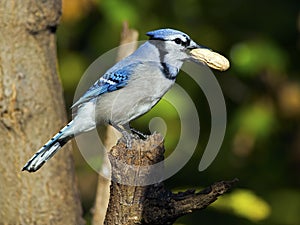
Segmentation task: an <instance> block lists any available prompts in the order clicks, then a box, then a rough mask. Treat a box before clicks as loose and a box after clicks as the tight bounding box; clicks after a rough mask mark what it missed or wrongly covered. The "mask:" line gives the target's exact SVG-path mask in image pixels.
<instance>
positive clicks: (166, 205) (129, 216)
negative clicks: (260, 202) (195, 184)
mask: <svg viewBox="0 0 300 225" xmlns="http://www.w3.org/2000/svg"><path fill="white" fill-rule="evenodd" d="M163 154H164V146H163V138H162V137H161V136H160V135H159V134H153V135H151V136H149V137H148V138H147V140H145V141H144V140H140V139H136V140H134V142H133V144H132V149H127V148H126V145H125V143H124V142H123V141H122V139H121V140H120V142H119V143H118V144H117V145H116V146H114V147H113V148H112V149H111V151H110V153H109V159H110V162H111V165H112V184H111V187H110V200H109V205H108V209H107V214H106V219H105V222H104V224H105V225H121V224H126V225H137V224H140V225H167V224H173V223H174V222H175V220H176V219H177V218H179V217H180V216H183V215H186V214H188V213H191V212H193V211H195V210H201V209H204V208H206V207H207V206H208V205H210V204H211V203H212V202H214V201H215V200H217V198H218V196H220V195H222V194H224V193H225V192H227V191H228V190H229V189H230V188H232V186H233V185H234V184H235V183H236V182H237V179H234V180H232V181H221V182H217V183H215V184H213V185H211V186H209V187H207V188H205V189H204V190H203V191H201V192H197V193H196V192H195V191H193V190H187V191H185V192H181V193H176V194H175V193H172V192H171V191H170V190H168V189H166V188H165V187H164V185H163V183H162V182H158V183H156V184H153V185H147V186H142V185H128V184H142V183H143V182H148V181H149V179H152V178H153V177H155V176H156V177H155V180H159V179H160V177H159V175H160V174H163V170H164V168H163V166H161V167H158V168H156V170H152V169H151V168H152V167H151V165H154V164H156V163H158V162H161V161H162V160H163V159H164V157H163ZM149 166H150V167H149Z"/></svg>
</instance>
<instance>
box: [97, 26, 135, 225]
mask: <svg viewBox="0 0 300 225" xmlns="http://www.w3.org/2000/svg"><path fill="white" fill-rule="evenodd" d="M137 40H138V32H137V31H136V30H134V29H129V27H128V24H127V23H124V24H123V30H122V33H121V41H120V45H121V46H120V48H119V52H118V56H117V61H119V60H121V59H123V58H124V57H126V56H128V55H130V54H131V53H132V52H134V51H135V49H136V47H137V43H136V44H132V45H126V46H123V47H122V45H124V44H128V43H132V42H136V41H137ZM120 137H121V134H120V136H116V132H115V130H114V128H113V127H111V126H108V127H107V130H106V139H105V143H104V144H105V148H106V149H111V148H112V147H113V146H114V145H115V144H116V143H117V140H118V139H119V138H120ZM104 162H105V163H106V164H109V161H108V159H105V160H104ZM109 186H110V180H109V179H107V178H104V177H103V176H102V175H99V178H98V184H97V194H96V201H95V206H94V210H93V211H94V214H93V224H97V225H101V224H103V222H104V218H105V214H106V209H107V206H108V201H109Z"/></svg>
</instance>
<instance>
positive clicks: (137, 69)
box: [23, 29, 229, 172]
mask: <svg viewBox="0 0 300 225" xmlns="http://www.w3.org/2000/svg"><path fill="white" fill-rule="evenodd" d="M147 35H148V36H149V37H150V39H149V40H148V41H147V42H145V43H144V44H143V45H141V46H140V47H139V48H138V49H137V50H136V51H135V52H134V53H132V54H131V55H130V56H128V57H126V58H125V59H123V60H121V61H119V62H118V63H116V64H115V65H114V66H113V67H112V68H110V69H109V70H108V71H107V72H106V73H105V74H104V75H103V76H102V77H100V79H99V80H97V81H96V82H95V83H94V85H92V86H91V87H90V88H89V89H88V90H87V92H86V93H85V94H84V95H83V96H82V97H81V98H80V99H79V100H78V101H77V102H76V103H75V104H74V105H73V106H72V108H73V109H75V110H76V115H75V117H74V119H73V120H72V121H71V122H69V123H68V124H67V125H66V126H65V127H64V128H62V129H61V130H60V131H59V132H58V133H57V134H56V135H54V136H53V138H51V139H50V140H49V141H48V142H47V143H46V144H45V145H44V146H43V147H42V148H40V149H39V150H38V151H37V152H36V153H35V155H34V156H33V157H32V158H31V159H30V160H29V161H28V162H27V163H26V164H25V166H24V167H23V170H27V171H29V172H34V171H36V170H38V169H39V168H40V167H41V166H42V165H43V164H44V163H45V162H46V161H48V160H49V159H50V158H51V157H53V155H54V154H55V153H56V152H57V151H58V150H59V149H60V148H61V147H62V146H63V145H65V144H66V143H67V142H68V141H69V140H70V139H72V138H73V137H75V136H76V135H79V134H81V133H83V132H87V131H90V130H92V129H94V128H96V126H97V125H98V124H110V125H112V126H113V127H114V128H116V129H117V130H118V131H120V132H121V133H122V135H123V137H124V138H125V139H126V142H127V146H128V147H129V146H130V143H131V137H132V136H131V134H130V130H126V129H125V128H124V127H126V125H127V124H129V122H130V121H132V120H134V119H136V118H137V117H139V116H141V115H143V114H145V113H146V112H148V111H149V110H150V109H151V108H152V107H153V106H154V105H155V104H156V103H157V102H158V101H159V100H160V99H161V98H162V97H163V95H164V94H165V93H166V92H167V91H168V90H169V89H170V88H171V87H172V85H173V84H174V82H175V79H176V76H177V74H178V72H179V70H180V68H181V66H182V64H183V63H184V62H185V61H188V60H191V61H195V62H198V63H202V64H206V65H208V66H210V67H212V68H215V69H219V70H223V69H224V68H223V69H222V66H224V62H225V64H226V63H227V62H226V60H225V61H224V57H223V58H222V56H220V55H219V54H217V53H214V52H213V51H211V50H209V49H207V48H206V47H202V46H200V45H198V44H197V43H195V42H194V41H193V40H192V39H191V38H190V37H189V36H188V35H187V34H185V33H183V32H180V31H178V30H173V29H160V30H155V31H151V32H148V33H147ZM222 60H223V61H224V62H223V61H222ZM220 62H221V63H220ZM220 65H221V66H220ZM228 65H229V64H228ZM225 67H226V65H225Z"/></svg>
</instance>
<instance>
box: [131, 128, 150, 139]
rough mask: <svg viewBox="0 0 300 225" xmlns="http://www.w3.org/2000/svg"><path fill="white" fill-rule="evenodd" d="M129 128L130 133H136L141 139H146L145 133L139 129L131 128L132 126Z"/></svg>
mask: <svg viewBox="0 0 300 225" xmlns="http://www.w3.org/2000/svg"><path fill="white" fill-rule="evenodd" d="M130 130H131V132H132V133H134V134H136V135H138V136H139V137H140V138H141V139H143V140H146V139H147V135H146V134H143V133H142V132H141V131H139V130H136V129H135V128H133V127H130Z"/></svg>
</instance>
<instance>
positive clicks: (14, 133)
mask: <svg viewBox="0 0 300 225" xmlns="http://www.w3.org/2000/svg"><path fill="white" fill-rule="evenodd" d="M60 15H61V2H60V0H44V1H35V0H27V1H19V0H4V1H1V3H0V158H1V164H0V224H76V225H78V224H83V223H84V221H83V219H82V217H81V213H82V210H81V205H80V200H79V197H78V189H77V184H76V179H75V175H74V165H73V159H72V156H71V152H70V151H69V150H70V145H69V146H66V147H64V151H61V152H59V153H58V154H57V155H56V156H55V157H54V159H53V160H51V161H50V162H48V163H47V165H45V166H44V167H43V168H41V169H40V170H39V171H38V172H36V173H26V172H21V169H22V167H23V165H24V164H25V163H26V161H27V160H28V159H29V158H30V157H31V156H32V155H33V153H35V151H36V150H37V149H39V148H40V147H41V146H42V145H43V144H44V143H45V142H46V141H47V140H48V139H49V138H51V136H52V135H53V134H54V133H56V132H57V131H58V130H59V128H61V126H62V125H64V124H65V122H66V114H65V109H64V102H63V95H62V88H61V84H60V82H59V79H58V75H57V68H56V66H57V61H56V44H55V43H56V40H55V30H56V27H57V25H58V23H59V19H60Z"/></svg>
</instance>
